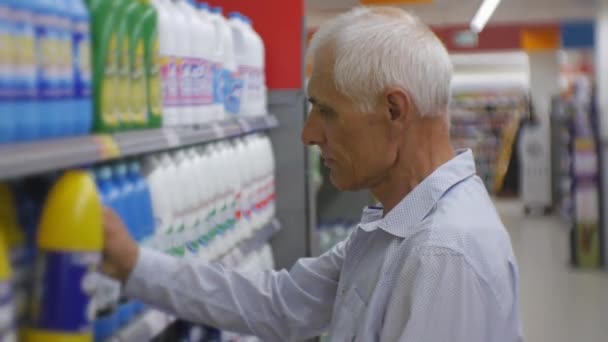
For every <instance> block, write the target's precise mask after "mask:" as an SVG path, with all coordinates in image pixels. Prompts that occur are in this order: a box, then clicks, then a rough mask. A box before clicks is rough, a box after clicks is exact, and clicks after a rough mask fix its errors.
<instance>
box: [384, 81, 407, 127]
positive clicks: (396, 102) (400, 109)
mask: <svg viewBox="0 0 608 342" xmlns="http://www.w3.org/2000/svg"><path fill="white" fill-rule="evenodd" d="M386 101H387V103H388V111H389V115H390V119H391V121H401V122H405V121H407V120H408V119H409V118H410V114H411V111H412V108H413V106H412V102H411V99H410V96H409V94H408V93H406V92H405V91H404V90H403V89H401V88H390V89H388V91H387V92H386Z"/></svg>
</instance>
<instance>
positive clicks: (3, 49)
mask: <svg viewBox="0 0 608 342" xmlns="http://www.w3.org/2000/svg"><path fill="white" fill-rule="evenodd" d="M15 48H16V46H15V45H14V44H13V30H12V25H11V7H10V3H9V1H8V0H0V144H2V143H7V142H12V141H13V140H14V139H15V118H14V116H15V112H14V109H13V108H12V107H13V104H12V102H13V98H14V86H15V84H14V79H13V75H12V74H13V70H14V68H13V65H12V52H13V50H14V49H15Z"/></svg>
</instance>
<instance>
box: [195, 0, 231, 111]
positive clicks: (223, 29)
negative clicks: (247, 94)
mask: <svg viewBox="0 0 608 342" xmlns="http://www.w3.org/2000/svg"><path fill="white" fill-rule="evenodd" d="M199 8H200V11H201V13H202V15H203V16H205V17H207V18H208V19H209V20H210V21H211V24H212V25H213V27H214V30H215V32H214V35H215V39H214V42H215V45H214V47H213V57H212V60H213V61H214V65H213V103H214V105H216V106H218V108H217V117H215V120H222V119H226V118H227V116H226V108H225V106H224V98H225V96H224V90H225V84H226V82H229V80H230V75H231V74H232V73H233V72H236V70H237V68H236V63H235V61H234V51H233V50H232V33H231V31H230V28H229V27H228V23H227V22H226V20H225V19H224V17H223V16H222V8H221V7H213V8H209V6H208V5H207V4H204V3H200V4H199Z"/></svg>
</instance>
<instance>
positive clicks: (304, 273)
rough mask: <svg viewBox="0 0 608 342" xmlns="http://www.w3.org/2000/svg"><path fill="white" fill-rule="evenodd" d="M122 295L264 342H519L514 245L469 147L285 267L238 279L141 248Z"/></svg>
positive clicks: (239, 275)
mask: <svg viewBox="0 0 608 342" xmlns="http://www.w3.org/2000/svg"><path fill="white" fill-rule="evenodd" d="M126 293H127V295H128V296H131V297H134V298H138V299H141V300H142V301H145V302H147V303H150V304H152V305H156V306H157V307H159V308H161V309H163V310H166V311H169V312H171V313H174V314H175V315H176V316H178V317H181V318H184V319H187V320H191V321H195V322H201V323H206V324H209V325H213V326H217V327H219V328H222V329H225V330H230V331H236V332H240V333H245V334H250V335H256V336H258V337H260V338H261V339H262V340H264V341H297V340H302V339H305V338H309V337H313V336H318V335H320V334H321V333H323V332H326V331H329V332H330V334H331V336H332V341H338V342H351V341H362V342H369V341H407V342H516V341H522V331H521V323H520V314H519V289H518V270H517V265H516V262H515V257H514V255H513V251H512V248H511V242H510V239H509V236H508V234H507V232H506V231H505V228H504V226H503V224H502V222H501V221H500V218H499V216H498V214H497V212H496V209H495V207H494V205H493V204H492V201H491V199H490V197H489V196H488V193H487V191H486V189H485V187H484V185H483V183H482V181H481V180H480V179H479V178H478V177H477V176H475V164H474V161H473V155H472V153H471V151H468V150H467V151H464V152H460V153H459V154H458V155H457V156H455V157H454V158H453V159H452V160H450V161H449V162H447V163H446V164H444V165H442V166H441V167H439V168H438V169H437V170H435V171H434V172H433V173H432V174H431V175H430V176H429V177H427V178H426V179H425V180H424V181H423V182H422V183H420V184H419V185H418V186H417V187H416V188H415V189H414V190H413V191H412V192H411V193H409V194H408V195H407V196H406V197H405V198H404V199H403V200H402V201H401V202H400V203H399V204H398V205H397V206H396V207H395V208H394V209H393V210H391V211H390V212H389V213H388V214H386V215H385V216H384V217H383V212H382V208H366V209H365V210H364V212H363V217H362V220H361V223H360V224H359V226H358V228H357V229H356V230H355V231H354V232H353V233H352V234H351V236H350V237H349V238H348V239H347V240H345V241H343V242H341V243H338V244H337V245H336V246H334V248H333V249H331V250H330V251H328V252H327V253H325V254H323V255H322V256H320V257H317V258H305V259H301V260H299V261H298V262H297V263H296V264H295V265H294V266H293V268H292V269H291V271H289V272H288V271H286V270H281V271H269V272H264V273H257V274H244V273H239V272H237V271H234V270H230V269H227V268H225V267H223V266H221V265H219V264H217V263H207V262H203V261H200V262H193V261H184V260H178V259H175V258H173V257H170V256H166V255H163V254H159V253H157V252H153V251H150V250H146V249H142V250H141V252H140V257H139V259H138V262H137V265H136V267H135V269H134V271H133V272H132V274H131V276H130V278H129V280H128V282H127V284H126Z"/></svg>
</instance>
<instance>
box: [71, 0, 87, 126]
mask: <svg viewBox="0 0 608 342" xmlns="http://www.w3.org/2000/svg"><path fill="white" fill-rule="evenodd" d="M68 2H69V4H70V6H69V9H70V10H71V34H72V37H71V38H72V75H73V77H74V79H73V89H74V90H73V100H72V101H73V103H72V106H71V107H72V108H73V109H72V110H73V112H72V113H71V114H72V121H73V123H72V126H71V127H72V131H70V134H72V135H85V134H88V133H89V132H90V131H91V127H92V125H93V103H92V99H91V33H90V17H89V12H88V10H87V7H86V5H85V4H84V2H83V1H82V0H68Z"/></svg>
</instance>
